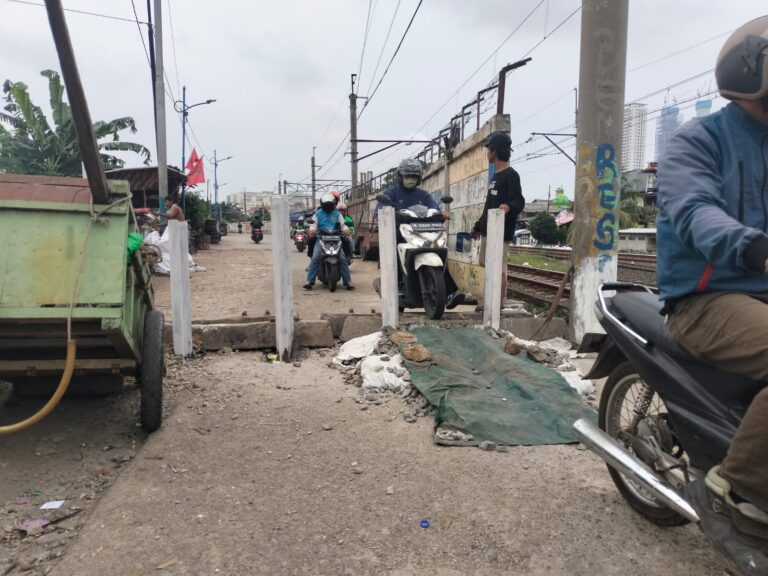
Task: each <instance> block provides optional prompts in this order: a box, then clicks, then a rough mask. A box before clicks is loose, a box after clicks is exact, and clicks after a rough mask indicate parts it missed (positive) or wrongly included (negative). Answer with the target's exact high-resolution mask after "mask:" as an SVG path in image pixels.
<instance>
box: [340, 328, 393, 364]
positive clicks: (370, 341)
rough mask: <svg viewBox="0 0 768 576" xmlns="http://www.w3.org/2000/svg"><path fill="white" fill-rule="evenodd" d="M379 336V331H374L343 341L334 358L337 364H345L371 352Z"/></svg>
mask: <svg viewBox="0 0 768 576" xmlns="http://www.w3.org/2000/svg"><path fill="white" fill-rule="evenodd" d="M380 338H381V332H374V333H373V334H368V335H367V336H360V337H359V338H353V339H351V340H349V341H347V342H345V343H344V344H343V345H342V346H341V348H340V349H339V353H338V354H337V355H336V357H335V358H334V362H336V363H338V364H347V363H349V362H350V361H352V360H360V359H361V358H365V357H366V356H370V355H371V354H373V351H374V349H375V348H376V344H377V343H378V342H379V339H380Z"/></svg>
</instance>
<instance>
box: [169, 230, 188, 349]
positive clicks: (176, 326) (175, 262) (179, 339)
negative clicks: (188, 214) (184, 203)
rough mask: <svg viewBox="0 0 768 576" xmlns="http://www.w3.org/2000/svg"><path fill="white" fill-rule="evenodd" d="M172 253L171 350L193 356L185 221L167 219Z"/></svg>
mask: <svg viewBox="0 0 768 576" xmlns="http://www.w3.org/2000/svg"><path fill="white" fill-rule="evenodd" d="M168 240H169V248H170V255H171V313H172V314H173V352H174V354H176V355H177V356H185V357H186V356H191V355H192V307H191V304H190V299H189V229H188V228H187V223H186V222H179V221H178V220H169V221H168Z"/></svg>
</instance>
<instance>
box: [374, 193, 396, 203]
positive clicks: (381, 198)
mask: <svg viewBox="0 0 768 576" xmlns="http://www.w3.org/2000/svg"><path fill="white" fill-rule="evenodd" d="M376 200H378V201H379V202H380V203H381V204H383V205H384V206H393V204H392V199H391V198H390V197H389V196H387V195H386V194H384V193H383V192H382V193H380V194H376Z"/></svg>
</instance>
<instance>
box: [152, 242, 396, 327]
mask: <svg viewBox="0 0 768 576" xmlns="http://www.w3.org/2000/svg"><path fill="white" fill-rule="evenodd" d="M194 259H195V262H197V263H198V264H199V265H201V266H204V267H205V268H207V272H198V273H194V274H192V275H191V278H190V293H191V297H192V317H193V318H194V319H196V320H202V319H209V320H210V319H215V318H233V317H237V316H241V315H242V314H243V312H245V313H246V314H247V315H248V316H261V315H263V314H264V311H265V310H273V309H274V297H273V294H274V288H273V284H272V282H273V280H272V235H271V234H267V235H266V236H265V237H264V241H263V242H261V243H260V244H254V243H253V242H252V241H251V238H250V236H249V235H248V234H245V233H243V234H229V235H227V236H225V237H223V238H222V240H221V244H214V245H212V246H211V249H210V250H205V251H201V252H197V253H196V254H194ZM308 265H309V258H308V257H307V255H306V252H304V253H299V252H298V251H296V250H295V249H293V250H292V251H291V269H292V274H293V300H294V310H295V313H296V314H298V315H299V316H300V317H301V318H303V319H307V320H313V319H317V318H319V317H320V315H321V314H322V313H323V312H337V313H347V312H349V311H350V309H353V310H355V311H356V312H358V313H360V312H370V311H371V309H376V310H377V311H381V308H380V302H381V301H380V299H379V297H378V295H377V294H376V292H374V290H373V286H372V283H373V279H374V278H376V277H377V276H378V275H379V274H378V269H377V266H376V262H363V261H362V260H359V259H355V260H353V262H352V267H351V272H352V282H353V284H354V285H355V286H356V288H357V290H355V291H354V292H348V291H346V290H342V289H341V288H339V290H338V291H337V292H335V293H333V294H331V293H330V292H329V291H328V290H327V289H326V288H323V287H322V285H321V284H320V283H319V282H318V283H317V284H316V288H315V290H313V291H311V292H308V291H306V290H304V289H303V288H302V287H301V286H302V284H304V282H305V281H306V277H307V273H306V271H305V268H306V267H307V266H308ZM155 290H156V297H157V302H158V304H159V306H160V308H161V309H162V310H163V313H164V314H166V316H167V317H168V318H170V315H171V312H170V282H169V279H168V277H159V278H157V279H156V281H155Z"/></svg>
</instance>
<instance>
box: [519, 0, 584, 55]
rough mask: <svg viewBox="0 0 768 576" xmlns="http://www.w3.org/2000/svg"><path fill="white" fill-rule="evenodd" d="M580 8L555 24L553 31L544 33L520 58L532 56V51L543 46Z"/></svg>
mask: <svg viewBox="0 0 768 576" xmlns="http://www.w3.org/2000/svg"><path fill="white" fill-rule="evenodd" d="M580 10H581V5H579V7H578V8H576V10H574V11H573V12H571V13H570V14H569V15H568V16H566V17H565V20H563V21H562V22H560V24H558V25H557V26H555V27H554V28H552V31H551V32H550V33H549V34H544V37H543V38H542V39H541V40H539V41H538V42H537V43H536V44H534V46H533V48H531V49H530V50H528V52H526V53H525V54H523V55H522V57H520V60H523V59H525V58H526V57H527V56H530V54H531V53H532V52H533V51H534V50H536V48H538V47H539V46H541V45H542V44H543V43H544V42H545V41H546V40H547V39H548V38H550V37H551V36H552V34H554V33H555V32H557V31H558V30H559V29H560V27H561V26H564V25H565V23H566V22H568V20H570V19H571V18H573V17H574V16H576V14H578V13H579V11H580Z"/></svg>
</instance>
